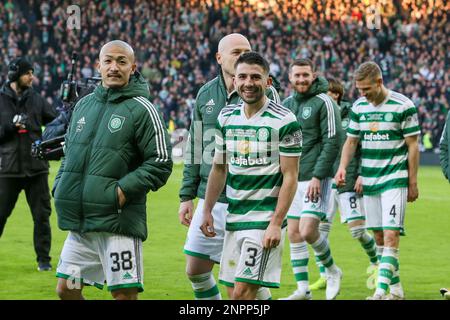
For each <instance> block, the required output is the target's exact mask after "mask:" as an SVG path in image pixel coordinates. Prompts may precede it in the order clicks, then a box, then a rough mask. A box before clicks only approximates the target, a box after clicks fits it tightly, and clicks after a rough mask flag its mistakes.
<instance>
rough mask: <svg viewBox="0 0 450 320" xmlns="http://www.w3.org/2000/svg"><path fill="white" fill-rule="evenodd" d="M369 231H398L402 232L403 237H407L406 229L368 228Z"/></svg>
mask: <svg viewBox="0 0 450 320" xmlns="http://www.w3.org/2000/svg"><path fill="white" fill-rule="evenodd" d="M366 229H367V230H375V231H383V230H397V231H400V235H401V236H406V232H405V229H403V228H399V227H372V228H366Z"/></svg>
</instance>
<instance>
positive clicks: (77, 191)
mask: <svg viewBox="0 0 450 320" xmlns="http://www.w3.org/2000/svg"><path fill="white" fill-rule="evenodd" d="M148 95H149V92H148V86H147V83H146V82H145V80H144V79H143V78H142V77H141V76H139V75H137V76H132V77H131V79H130V82H129V84H128V85H127V86H125V87H123V88H120V89H107V88H105V87H103V86H101V85H100V86H98V87H97V88H96V89H95V91H94V92H93V93H92V94H90V95H87V96H86V97H84V98H82V99H81V100H80V101H79V102H78V104H77V105H76V107H75V110H74V112H73V115H72V118H71V122H70V125H69V129H68V132H67V134H66V139H65V140H66V144H65V158H64V160H63V162H62V164H61V168H60V170H59V172H58V174H57V176H56V179H55V183H54V189H53V190H54V197H55V207H56V211H57V214H58V226H59V227H60V228H61V229H62V230H71V231H77V232H82V233H83V232H91V231H97V232H111V233H115V234H120V235H126V236H130V237H138V238H141V239H142V240H145V239H146V238H147V221H146V220H147V217H146V198H147V197H146V195H147V193H148V192H149V191H150V190H152V191H156V190H158V189H159V188H160V187H162V186H163V185H164V184H165V183H166V181H167V179H168V178H169V176H170V174H171V172H172V165H173V164H172V160H171V146H170V140H169V136H168V133H167V130H166V128H165V125H164V121H163V120H162V119H161V117H160V116H159V114H158V112H157V111H156V109H155V108H154V107H153V105H151V103H150V102H149V100H148V99H147V98H146V97H148ZM118 186H120V188H121V189H122V190H123V192H124V194H125V197H126V203H125V205H124V206H123V207H122V208H119V201H118V196H117V187H118Z"/></svg>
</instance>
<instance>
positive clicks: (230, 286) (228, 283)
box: [219, 279, 234, 288]
mask: <svg viewBox="0 0 450 320" xmlns="http://www.w3.org/2000/svg"><path fill="white" fill-rule="evenodd" d="M219 283H220V284H222V285H224V286H226V287H229V288H234V283H231V282H227V281H225V280H220V279H219Z"/></svg>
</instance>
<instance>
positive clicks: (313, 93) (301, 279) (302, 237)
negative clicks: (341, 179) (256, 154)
mask: <svg viewBox="0 0 450 320" xmlns="http://www.w3.org/2000/svg"><path fill="white" fill-rule="evenodd" d="M289 81H290V82H291V84H292V86H293V87H294V90H295V93H294V94H293V95H291V96H290V97H288V98H286V99H285V100H284V101H283V106H285V107H287V108H289V109H290V110H291V111H292V112H293V113H294V114H295V115H296V116H297V119H298V121H299V122H300V125H301V127H302V131H303V152H302V157H301V159H300V171H299V176H298V180H299V183H298V188H297V193H296V195H295V198H294V201H293V202H292V205H291V207H290V209H289V211H288V214H287V217H288V238H289V242H290V251H291V263H292V268H293V271H294V275H295V280H296V282H297V290H296V291H295V292H294V293H293V294H292V295H290V296H289V297H287V298H284V299H286V300H310V299H312V295H311V292H310V290H309V280H308V261H309V252H308V247H307V244H310V245H311V247H312V248H313V250H314V253H315V255H316V257H317V259H318V260H319V261H320V262H321V263H322V264H323V266H324V267H325V271H326V277H327V289H326V298H327V300H332V299H335V298H336V296H337V295H338V294H339V290H340V282H341V277H342V271H341V270H340V269H339V268H338V267H337V266H336V264H335V263H334V261H333V258H332V256H331V251H330V247H329V244H328V240H327V238H326V237H325V236H324V235H323V234H321V233H320V232H319V224H320V221H321V220H324V219H325V218H326V213H327V212H328V208H327V206H328V204H329V203H330V201H329V198H330V196H331V186H332V177H333V164H334V161H335V160H336V158H337V156H338V153H339V140H340V135H341V132H340V130H336V128H340V126H341V120H340V115H339V109H338V107H337V105H336V103H335V102H334V101H333V100H332V99H331V98H330V97H329V96H328V95H327V91H328V82H327V80H326V79H325V78H323V77H319V76H317V73H316V70H315V66H314V64H313V62H312V61H311V60H309V59H297V60H295V61H294V62H292V63H291V65H290V67H289Z"/></svg>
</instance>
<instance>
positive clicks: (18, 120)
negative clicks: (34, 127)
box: [13, 113, 28, 128]
mask: <svg viewBox="0 0 450 320" xmlns="http://www.w3.org/2000/svg"><path fill="white" fill-rule="evenodd" d="M27 120H28V116H27V115H26V114H25V113H20V114H16V115H15V116H14V117H13V124H14V125H15V126H20V127H22V128H25V127H26V126H27Z"/></svg>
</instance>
